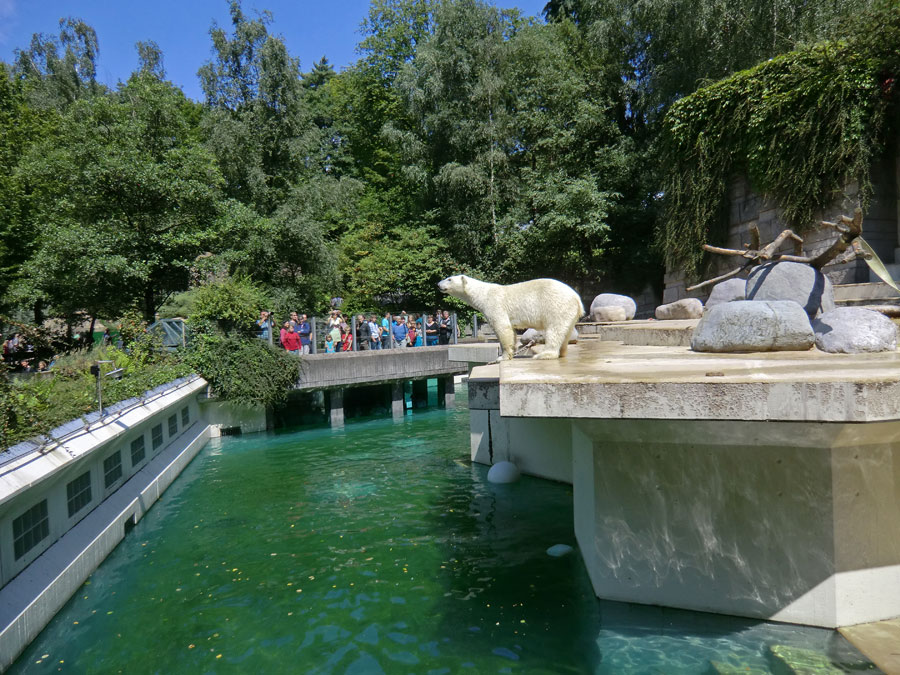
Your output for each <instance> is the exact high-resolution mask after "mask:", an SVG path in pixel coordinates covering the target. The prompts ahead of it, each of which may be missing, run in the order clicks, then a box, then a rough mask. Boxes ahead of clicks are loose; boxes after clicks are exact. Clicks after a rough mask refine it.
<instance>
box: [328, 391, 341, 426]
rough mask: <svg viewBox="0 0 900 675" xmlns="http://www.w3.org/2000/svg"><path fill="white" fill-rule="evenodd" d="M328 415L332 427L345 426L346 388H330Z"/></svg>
mask: <svg viewBox="0 0 900 675" xmlns="http://www.w3.org/2000/svg"><path fill="white" fill-rule="evenodd" d="M327 394H328V398H327V402H328V417H329V419H330V421H331V426H332V428H340V427H342V426H344V390H343V389H329V390H328V392H327Z"/></svg>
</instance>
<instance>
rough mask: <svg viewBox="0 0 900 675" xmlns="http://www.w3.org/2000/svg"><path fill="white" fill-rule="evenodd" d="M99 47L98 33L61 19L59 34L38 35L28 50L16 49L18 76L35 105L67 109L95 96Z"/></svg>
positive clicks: (90, 28) (68, 19)
mask: <svg viewBox="0 0 900 675" xmlns="http://www.w3.org/2000/svg"><path fill="white" fill-rule="evenodd" d="M99 53H100V44H99V42H98V40H97V33H96V31H95V30H94V29H93V28H92V27H91V26H89V25H88V24H87V23H85V22H84V21H82V20H81V19H77V18H74V17H67V18H63V19H60V20H59V35H44V34H42V33H35V34H34V35H33V36H32V38H31V44H30V46H29V47H28V49H24V50H21V49H17V50H16V65H15V69H16V75H17V77H19V78H22V79H23V80H25V82H26V83H27V85H28V86H27V90H28V93H29V96H30V97H31V99H32V101H33V102H34V104H35V105H39V106H42V107H53V108H60V109H61V108H64V107H65V106H67V105H69V104H70V103H72V102H73V101H75V100H77V99H79V98H84V97H86V96H92V95H94V94H96V93H97V92H98V91H99V90H100V89H101V87H100V85H98V84H97V56H98V55H99Z"/></svg>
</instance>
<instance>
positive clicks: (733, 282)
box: [706, 279, 747, 310]
mask: <svg viewBox="0 0 900 675" xmlns="http://www.w3.org/2000/svg"><path fill="white" fill-rule="evenodd" d="M746 299H747V280H746V279H726V280H725V281H720V282H719V283H717V284H716V285H715V286H713V289H712V292H711V293H710V294H709V299H708V300H707V301H706V309H707V310H708V309H709V308H710V307H715V306H716V305H720V304H722V303H723V302H734V301H735V300H746Z"/></svg>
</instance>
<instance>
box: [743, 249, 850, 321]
mask: <svg viewBox="0 0 900 675" xmlns="http://www.w3.org/2000/svg"><path fill="white" fill-rule="evenodd" d="M746 293H747V300H793V301H794V302H796V303H797V304H798V305H800V306H801V307H803V309H804V310H805V311H806V313H807V314H808V315H809V316H811V317H813V316H818V315H819V314H821V313H823V312H830V311H831V310H832V309H834V287H833V286H832V285H831V281H830V280H829V279H828V277H826V276H825V275H824V274H822V273H821V272H820V271H819V270H817V269H814V268H812V267H810V266H809V265H804V264H803V263H796V262H772V263H766V264H765V265H760V266H759V267H755V268H754V269H753V271H752V272H750V276H749V277H748V278H747V290H746Z"/></svg>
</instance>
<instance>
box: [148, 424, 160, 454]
mask: <svg viewBox="0 0 900 675" xmlns="http://www.w3.org/2000/svg"><path fill="white" fill-rule="evenodd" d="M150 436H151V441H152V443H153V449H154V450H159V446H161V445H162V441H163V439H162V424H157V425H156V426H155V427H153V430H152V431H151V432H150Z"/></svg>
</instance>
